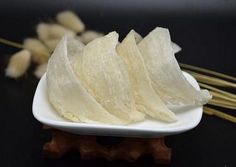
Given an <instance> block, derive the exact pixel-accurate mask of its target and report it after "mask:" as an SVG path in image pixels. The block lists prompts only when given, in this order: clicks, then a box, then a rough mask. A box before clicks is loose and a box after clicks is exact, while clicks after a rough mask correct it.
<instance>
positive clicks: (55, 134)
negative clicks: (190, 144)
mask: <svg viewBox="0 0 236 167" xmlns="http://www.w3.org/2000/svg"><path fill="white" fill-rule="evenodd" d="M47 129H48V130H50V132H51V134H52V139H51V141H50V142H48V143H46V144H45V145H44V147H43V150H44V153H45V155H46V156H48V157H52V158H60V157H62V156H63V155H65V154H67V153H69V152H72V151H77V152H79V154H80V156H81V158H82V159H91V158H105V159H107V160H109V161H110V160H116V159H123V160H127V161H135V160H137V159H138V158H140V157H141V156H144V155H151V156H152V157H153V158H154V160H155V162H156V163H157V164H168V163H170V160H171V149H170V148H168V147H167V146H166V145H165V142H164V138H157V139H142V138H124V139H123V140H122V141H121V142H120V143H118V144H115V145H113V146H109V147H107V146H104V145H102V144H99V143H98V142H97V137H96V136H82V135H74V134H70V133H66V132H62V131H59V130H55V129H51V128H47Z"/></svg>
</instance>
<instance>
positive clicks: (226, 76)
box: [179, 63, 236, 82]
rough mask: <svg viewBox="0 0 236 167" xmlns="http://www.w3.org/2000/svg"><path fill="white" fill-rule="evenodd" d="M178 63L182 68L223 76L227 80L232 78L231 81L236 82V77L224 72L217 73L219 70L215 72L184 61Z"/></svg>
mask: <svg viewBox="0 0 236 167" xmlns="http://www.w3.org/2000/svg"><path fill="white" fill-rule="evenodd" d="M179 65H180V67H183V68H187V69H190V70H195V71H199V72H203V73H206V74H211V75H215V76H217V77H220V78H224V79H229V80H232V81H235V82H236V77H233V76H229V75H226V74H222V73H219V72H215V71H212V70H208V69H205V68H201V67H196V66H192V65H188V64H184V63H179Z"/></svg>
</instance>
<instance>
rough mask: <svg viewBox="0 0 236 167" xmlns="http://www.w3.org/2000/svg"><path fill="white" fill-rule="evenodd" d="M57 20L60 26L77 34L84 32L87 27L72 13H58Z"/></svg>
mask: <svg viewBox="0 0 236 167" xmlns="http://www.w3.org/2000/svg"><path fill="white" fill-rule="evenodd" d="M56 19H57V21H58V22H59V23H60V24H62V25H63V26H65V27H67V28H69V29H71V30H73V31H75V32H77V33H80V32H83V31H84V29H85V25H84V23H83V22H82V21H81V19H80V18H79V17H78V16H77V15H76V14H75V13H73V12H71V11H64V12H60V13H58V14H57V16H56Z"/></svg>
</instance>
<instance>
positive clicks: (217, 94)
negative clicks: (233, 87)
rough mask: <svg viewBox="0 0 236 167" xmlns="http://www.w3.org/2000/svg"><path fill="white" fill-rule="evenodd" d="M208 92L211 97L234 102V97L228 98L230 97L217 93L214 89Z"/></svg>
mask: <svg viewBox="0 0 236 167" xmlns="http://www.w3.org/2000/svg"><path fill="white" fill-rule="evenodd" d="M209 92H210V94H211V95H212V96H213V98H219V99H224V100H227V101H231V102H234V103H236V99H233V98H230V97H227V96H225V95H223V94H221V93H218V92H215V91H209Z"/></svg>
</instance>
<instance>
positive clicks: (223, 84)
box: [184, 70, 236, 88]
mask: <svg viewBox="0 0 236 167" xmlns="http://www.w3.org/2000/svg"><path fill="white" fill-rule="evenodd" d="M184 71H186V72H188V73H190V74H191V75H193V76H194V77H195V78H196V79H197V80H198V81H199V82H202V83H206V84H210V85H215V86H221V87H229V88H236V84H235V83H232V82H229V81H224V80H222V79H219V78H215V77H211V76H207V75H203V74H198V73H196V72H193V71H190V70H184Z"/></svg>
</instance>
